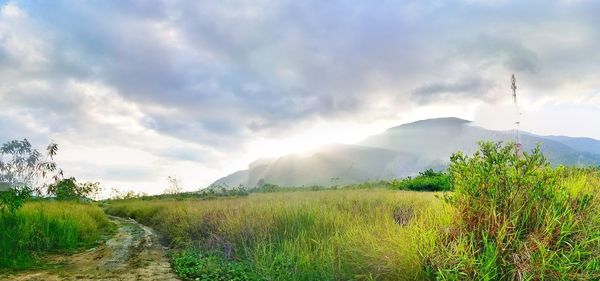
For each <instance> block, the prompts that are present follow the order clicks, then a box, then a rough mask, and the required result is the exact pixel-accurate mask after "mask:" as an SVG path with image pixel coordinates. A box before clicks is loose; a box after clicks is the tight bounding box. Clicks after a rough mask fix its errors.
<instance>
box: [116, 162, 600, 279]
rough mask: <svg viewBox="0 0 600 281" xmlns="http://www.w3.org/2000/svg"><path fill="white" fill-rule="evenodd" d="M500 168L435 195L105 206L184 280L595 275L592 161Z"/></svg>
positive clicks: (298, 194)
mask: <svg viewBox="0 0 600 281" xmlns="http://www.w3.org/2000/svg"><path fill="white" fill-rule="evenodd" d="M491 159H494V158H491ZM486 161H487V160H486ZM518 161H533V160H531V159H530V158H525V159H523V160H518ZM489 163H491V165H496V164H497V162H495V161H490V162H489ZM472 164H477V165H476V166H472V167H475V168H476V169H479V168H481V167H485V165H487V164H485V163H472ZM519 165H520V164H519ZM454 167H455V168H458V164H457V166H454ZM469 167H471V166H469ZM532 167H533V166H532ZM505 168H506V169H505ZM505 168H493V169H492V170H493V171H496V172H495V173H496V174H495V175H494V176H489V177H488V176H486V177H484V178H478V177H477V176H473V175H476V173H477V172H475V174H472V173H471V172H469V173H464V175H467V178H466V180H476V181H477V183H478V184H479V183H481V181H480V179H482V180H483V182H485V183H486V185H487V187H488V188H492V189H489V190H485V189H481V188H476V189H470V188H471V187H472V186H473V185H471V184H470V183H469V182H461V181H460V179H458V178H456V179H455V182H456V183H457V184H460V185H457V187H458V191H455V192H453V193H446V194H443V193H432V192H413V191H397V190H388V189H364V190H350V189H346V190H320V191H295V192H276V193H251V194H250V195H248V196H243V197H237V198H218V199H212V200H166V199H162V200H158V199H154V200H140V199H133V200H121V201H114V202H112V203H110V204H109V205H108V212H109V213H111V214H114V215H118V216H124V217H131V218H134V219H136V220H138V221H140V222H142V223H144V224H147V225H150V226H152V227H154V228H155V229H156V230H158V231H159V232H160V233H162V234H164V235H165V236H166V238H167V239H168V240H169V241H170V242H171V243H172V245H173V246H174V247H175V248H176V249H179V250H178V251H177V252H176V254H174V256H173V264H172V265H173V268H174V270H175V271H176V273H177V274H178V275H179V276H180V277H182V278H183V279H184V280H427V279H438V280H519V279H520V280H542V279H543V280H598V278H600V207H599V206H600V200H599V196H597V194H598V191H599V190H600V170H598V169H587V170H586V169H571V168H569V169H562V168H560V169H553V168H550V167H545V166H543V165H541V166H540V167H538V168H536V169H532V170H531V173H533V174H530V172H524V173H525V174H522V175H517V174H514V175H513V174H512V173H513V172H514V169H512V168H510V166H505ZM469 171H470V170H469ZM501 171H504V172H506V173H508V174H506V175H501ZM519 173H520V172H519ZM498 175H500V176H498ZM454 176H455V177H458V176H460V174H455V175H454ZM493 177H495V178H496V179H494V178H493ZM505 179H509V180H510V181H508V182H507V181H505ZM506 184H508V185H506ZM503 190H504V191H503ZM467 192H473V194H468V193H467ZM446 195H451V197H446ZM444 198H448V200H449V201H447V200H444ZM449 202H452V203H449ZM510 202H512V204H510ZM506 203H509V205H506ZM458 210H461V211H460V212H459V211H458Z"/></svg>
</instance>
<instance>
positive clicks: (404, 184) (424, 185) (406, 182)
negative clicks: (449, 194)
mask: <svg viewBox="0 0 600 281" xmlns="http://www.w3.org/2000/svg"><path fill="white" fill-rule="evenodd" d="M389 185H390V186H391V187H392V188H393V189H400V190H414V191H450V190H452V183H451V181H450V175H448V174H446V173H443V172H435V171H433V169H428V170H425V171H423V172H420V173H419V175H418V176H416V177H414V178H411V177H408V178H405V179H401V180H392V181H390V182H389Z"/></svg>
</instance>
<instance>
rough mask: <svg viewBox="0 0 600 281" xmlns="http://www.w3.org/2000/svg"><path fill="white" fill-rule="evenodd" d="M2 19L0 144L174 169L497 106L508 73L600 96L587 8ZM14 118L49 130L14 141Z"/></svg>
mask: <svg viewBox="0 0 600 281" xmlns="http://www.w3.org/2000/svg"><path fill="white" fill-rule="evenodd" d="M8 6H10V7H11V9H13V10H12V11H8V10H7V9H6V7H8ZM3 7H4V8H3V13H2V15H1V18H0V83H1V84H2V86H3V87H0V105H2V108H3V109H5V108H9V110H5V111H4V112H3V113H2V114H3V115H2V116H1V117H0V118H2V119H3V120H0V126H3V127H2V128H9V129H7V130H3V132H2V133H0V138H9V137H13V136H14V135H20V134H24V135H28V134H40V135H47V136H48V138H50V137H54V136H73V135H76V136H77V137H79V138H80V142H81V143H82V144H87V145H89V146H107V145H116V144H118V145H123V146H127V147H138V148H139V147H142V148H143V149H145V150H146V151H149V153H152V154H153V155H156V156H157V157H162V158H164V159H166V160H169V161H175V160H176V159H181V160H185V161H195V162H198V163H200V164H202V165H209V166H210V165H212V164H211V163H223V162H226V161H225V160H224V159H226V158H231V157H236V156H239V155H241V154H243V153H244V149H245V148H244V145H245V144H246V143H247V142H249V141H251V140H253V139H255V138H260V137H281V136H286V135H289V134H292V133H294V132H297V131H299V130H302V129H303V128H305V127H307V126H310V124H312V123H314V122H316V121H318V120H320V121H325V122H328V121H335V120H340V119H344V120H352V121H356V122H359V123H360V122H367V123H368V122H370V121H372V120H378V119H381V118H398V112H410V111H411V110H412V109H414V107H415V106H418V105H422V104H438V105H445V104H452V103H457V102H458V103H460V102H461V101H484V102H487V103H494V102H495V101H496V100H497V98H498V97H499V95H500V91H502V89H504V88H505V87H506V85H504V84H502V85H501V84H500V83H498V82H497V81H504V80H506V77H508V75H509V74H510V73H512V72H516V73H517V74H518V77H519V79H523V80H524V81H528V84H527V85H526V86H527V88H528V89H530V92H531V93H532V95H535V96H537V97H540V98H541V97H546V96H554V95H559V94H560V90H558V89H560V87H561V86H562V85H565V84H567V83H568V82H569V81H571V82H572V81H578V82H581V84H585V85H588V87H590V89H587V92H594V91H595V90H596V91H597V89H598V88H599V87H600V85H599V84H598V83H597V82H594V80H593V79H594V78H593V77H590V75H587V74H589V73H597V72H598V71H599V70H600V65H598V64H597V63H595V62H596V61H598V60H600V53H598V52H596V51H595V49H596V48H597V46H598V44H599V43H600V31H598V29H597V28H594V27H595V26H597V25H598V24H599V21H598V17H597V16H596V15H595V12H594V11H597V10H598V9H599V8H600V7H599V6H598V4H597V3H592V2H586V1H581V2H578V3H566V2H552V3H548V2H547V1H533V2H527V3H525V2H517V1H497V2H494V1H492V2H491V3H488V2H487V1H466V2H463V1H451V2H441V1H404V2H383V3H376V4H375V3H369V2H364V1H349V2H348V1H326V2H323V1H316V0H315V1H302V2H298V1H269V0H264V1H252V2H244V1H242V2H235V1H234V2H222V1H217V2H214V1H194V2H189V1H153V2H151V3H150V2H125V1H101V2H93V1H92V2H88V1H86V2H81V1H53V2H51V3H50V2H37V1H21V2H14V3H13V2H8V3H4V4H3ZM15 7H16V8H17V9H18V10H15ZM18 11H20V12H21V15H16V14H15V13H17V12H18ZM494 81H495V82H494ZM520 81H521V80H520ZM503 87H504V88H503ZM17 115H18V116H19V118H16V117H15V116H17ZM23 120H28V121H27V122H30V123H31V124H29V125H27V126H29V127H31V126H33V125H35V126H33V127H36V126H37V127H38V128H44V129H45V130H47V131H46V132H41V133H39V132H37V133H31V132H33V131H35V130H33V131H31V130H20V129H16V128H19V127H23V128H25V127H26V126H24V125H23V124H22V122H25V121H23ZM19 122H21V123H19ZM19 124H21V125H19ZM32 124H33V125H32ZM30 125H31V126H30ZM8 131H10V133H7V132H8ZM75 132H76V133H75ZM158 139H160V140H158ZM154 142H160V143H161V147H159V148H156V147H152V146H153V143H154ZM169 142H178V145H181V146H182V147H184V148H183V149H173V148H170V147H169V144H168V143H169ZM188 148H192V149H196V150H193V151H197V153H201V154H202V156H201V157H196V156H194V157H192V156H190V155H189V154H188V153H185V152H186V151H188ZM165 165H166V164H165ZM220 168H222V167H216V166H215V169H220ZM106 176H107V177H110V175H106Z"/></svg>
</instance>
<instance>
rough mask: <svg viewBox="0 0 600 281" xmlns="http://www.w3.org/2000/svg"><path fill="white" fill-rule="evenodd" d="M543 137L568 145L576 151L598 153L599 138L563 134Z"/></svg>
mask: <svg viewBox="0 0 600 281" xmlns="http://www.w3.org/2000/svg"><path fill="white" fill-rule="evenodd" d="M544 138H545V139H550V140H553V141H556V142H560V143H562V144H565V145H568V146H570V147H571V148H573V149H575V150H577V151H581V152H587V153H592V154H599V155H600V140H596V139H592V138H572V137H565V136H544Z"/></svg>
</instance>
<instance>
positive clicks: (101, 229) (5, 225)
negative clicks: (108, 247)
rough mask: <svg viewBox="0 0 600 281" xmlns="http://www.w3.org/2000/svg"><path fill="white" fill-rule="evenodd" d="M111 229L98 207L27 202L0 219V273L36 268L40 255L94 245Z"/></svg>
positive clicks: (64, 203)
mask: <svg viewBox="0 0 600 281" xmlns="http://www.w3.org/2000/svg"><path fill="white" fill-rule="evenodd" d="M110 229H111V225H110V222H109V221H108V218H107V217H106V215H105V214H104V213H103V212H102V209H100V208H99V207H97V206H94V205H91V204H82V203H74V202H56V201H54V202H52V201H39V202H28V203H26V204H25V205H24V206H23V208H21V209H19V210H18V211H17V212H16V213H15V214H13V215H9V214H3V215H0V230H1V231H0V269H3V268H8V269H21V268H29V267H33V266H35V265H36V264H37V260H36V257H37V256H38V255H39V254H43V253H46V252H52V251H73V250H76V249H79V248H82V247H87V246H91V245H94V244H96V243H97V242H98V241H99V240H100V239H101V238H102V235H103V234H104V233H107V232H108V231H110Z"/></svg>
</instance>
